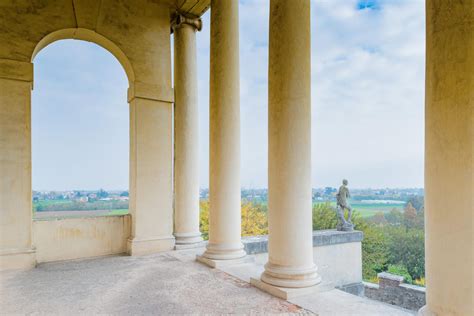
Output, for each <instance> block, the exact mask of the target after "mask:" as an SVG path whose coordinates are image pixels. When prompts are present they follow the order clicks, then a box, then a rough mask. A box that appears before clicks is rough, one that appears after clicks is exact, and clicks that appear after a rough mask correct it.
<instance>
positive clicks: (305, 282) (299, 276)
mask: <svg viewBox="0 0 474 316" xmlns="http://www.w3.org/2000/svg"><path fill="white" fill-rule="evenodd" d="M317 270H318V269H317V267H316V265H315V264H313V265H312V266H310V267H307V268H288V267H282V266H277V265H275V264H271V263H269V262H267V264H265V271H264V272H263V273H262V276H261V280H262V281H263V282H265V283H267V284H270V285H274V286H277V287H285V288H303V287H310V286H314V285H316V284H318V283H320V282H321V277H320V276H319V275H318V273H317Z"/></svg>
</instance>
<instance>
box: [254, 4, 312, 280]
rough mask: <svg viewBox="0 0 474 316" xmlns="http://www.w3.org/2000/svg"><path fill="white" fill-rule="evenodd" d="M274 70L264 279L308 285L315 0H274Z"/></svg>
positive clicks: (270, 93)
mask: <svg viewBox="0 0 474 316" xmlns="http://www.w3.org/2000/svg"><path fill="white" fill-rule="evenodd" d="M269 50H270V52H269V69H268V138H269V147H268V216H269V218H268V224H269V244H268V246H269V249H268V254H269V261H268V263H267V264H266V265H265V272H264V273H263V274H262V277H261V279H262V281H263V282H265V283H269V284H272V285H275V286H282V287H306V286H312V285H314V284H317V283H318V282H319V280H320V278H319V276H318V275H317V273H316V266H315V264H314V263H313V239H312V200H311V100H310V99H311V39H310V1H309V0H292V1H287V0H271V1H270V43H269Z"/></svg>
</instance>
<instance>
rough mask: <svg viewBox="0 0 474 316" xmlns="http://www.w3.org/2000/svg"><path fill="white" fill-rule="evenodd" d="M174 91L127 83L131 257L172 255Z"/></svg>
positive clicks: (160, 87) (173, 240) (129, 246)
mask: <svg viewBox="0 0 474 316" xmlns="http://www.w3.org/2000/svg"><path fill="white" fill-rule="evenodd" d="M173 99H174V96H173V90H172V89H170V88H166V87H165V86H158V85H152V84H144V83H141V82H132V83H131V86H130V88H129V90H128V101H129V103H130V214H131V215H132V235H131V236H130V239H129V240H128V245H127V246H128V253H129V254H130V255H144V254H150V253H155V252H159V251H164V250H171V249H173V248H174V245H175V238H174V236H173V184H172V171H173V169H172V168H173V154H172V153H173V143H172V140H173V135H172V133H173V128H172V113H173Z"/></svg>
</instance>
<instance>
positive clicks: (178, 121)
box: [172, 15, 202, 244]
mask: <svg viewBox="0 0 474 316" xmlns="http://www.w3.org/2000/svg"><path fill="white" fill-rule="evenodd" d="M201 25H202V24H201V19H189V18H186V17H184V16H182V15H177V16H176V18H175V20H174V22H173V25H172V28H173V32H174V93H175V108H174V135H175V137H174V146H175V153H174V236H175V237H176V244H193V243H197V242H200V241H202V238H201V233H200V232H199V137H198V133H199V128H198V123H199V111H198V100H197V81H198V80H197V64H196V31H199V30H201Z"/></svg>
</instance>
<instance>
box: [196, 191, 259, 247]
mask: <svg viewBox="0 0 474 316" xmlns="http://www.w3.org/2000/svg"><path fill="white" fill-rule="evenodd" d="M199 207H200V214H199V229H200V230H201V233H202V237H203V238H204V239H205V240H207V239H209V201H208V200H202V201H200V202H199ZM241 221H242V224H241V231H242V236H255V235H265V234H268V222H267V214H266V209H265V207H264V205H263V204H255V203H251V202H243V203H242V208H241Z"/></svg>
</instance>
